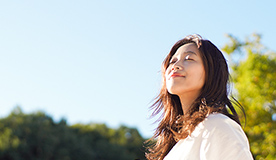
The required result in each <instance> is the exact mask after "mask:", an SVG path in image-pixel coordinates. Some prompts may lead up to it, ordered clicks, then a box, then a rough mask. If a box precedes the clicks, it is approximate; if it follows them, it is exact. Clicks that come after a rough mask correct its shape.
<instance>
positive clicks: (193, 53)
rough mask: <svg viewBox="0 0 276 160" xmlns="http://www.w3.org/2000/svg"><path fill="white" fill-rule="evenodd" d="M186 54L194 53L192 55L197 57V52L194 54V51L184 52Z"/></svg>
mask: <svg viewBox="0 0 276 160" xmlns="http://www.w3.org/2000/svg"><path fill="white" fill-rule="evenodd" d="M184 53H192V54H194V55H196V56H197V54H196V53H195V52H193V51H186V52H184Z"/></svg>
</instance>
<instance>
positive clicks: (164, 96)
mask: <svg viewBox="0 0 276 160" xmlns="http://www.w3.org/2000/svg"><path fill="white" fill-rule="evenodd" d="M187 43H194V44H195V45H197V47H198V49H199V51H200V53H201V54H200V55H201V58H202V60H203V65H204V69H205V83H204V86H203V88H202V90H201V93H200V94H199V96H198V98H197V99H196V100H195V101H194V103H193V104H192V106H191V107H190V110H189V111H188V112H187V113H185V114H184V115H183V111H182V107H181V102H180V99H179V97H178V96H177V95H173V94H170V93H169V92H168V90H167V87H166V79H165V71H166V69H167V68H168V66H169V62H170V60H171V58H172V56H173V55H174V54H175V52H176V51H177V49H178V48H179V47H181V46H183V45H184V44H187ZM162 78H163V79H162V80H163V82H162V88H161V91H160V93H159V95H158V96H157V98H156V100H155V102H154V104H153V105H152V106H151V108H152V109H153V113H152V116H156V115H158V114H159V113H160V112H162V113H163V114H162V116H161V118H162V119H160V123H159V125H158V127H157V128H156V131H155V134H154V136H153V137H152V138H151V139H150V140H148V141H147V142H148V144H151V145H150V146H149V147H148V150H147V153H146V157H147V159H150V160H151V159H158V160H162V159H163V158H164V157H165V156H166V155H167V154H168V152H169V151H170V150H171V148H172V147H173V146H174V145H175V144H176V142H177V141H178V140H179V139H184V138H186V137H187V136H188V135H190V134H191V133H192V132H193V130H194V129H195V127H196V126H197V125H198V124H199V123H200V122H202V121H203V120H204V119H205V118H206V117H207V116H208V115H209V114H210V113H213V112H218V113H222V114H224V115H226V116H228V117H230V118H231V119H233V120H234V121H236V122H237V123H238V124H240V121H239V117H238V114H237V112H236V110H235V108H234V107H233V105H232V103H231V100H230V99H229V98H228V95H229V71H228V66H227V63H226V60H225V58H224V56H223V54H222V52H221V51H220V50H219V49H218V48H217V47H216V46H215V45H214V44H213V43H212V42H210V41H209V40H205V39H202V38H201V37H200V36H199V35H189V36H187V37H185V38H184V39H181V40H179V41H178V42H176V43H175V45H174V46H173V47H172V48H171V51H170V53H169V54H168V55H167V57H166V58H165V60H164V62H163V65H162ZM234 102H235V104H237V105H238V106H239V107H240V108H241V109H242V111H243V112H244V110H243V108H242V106H241V105H240V104H239V103H238V101H236V99H234ZM156 138H157V142H156V143H153V144H152V143H150V142H152V141H154V139H156Z"/></svg>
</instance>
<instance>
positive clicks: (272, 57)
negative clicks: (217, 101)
mask: <svg viewBox="0 0 276 160" xmlns="http://www.w3.org/2000/svg"><path fill="white" fill-rule="evenodd" d="M228 38H229V39H230V42H229V43H227V44H226V45H224V47H223V48H222V50H223V51H224V52H226V53H227V54H228V55H229V58H230V62H231V66H232V80H233V82H234V87H235V89H236V90H237V97H238V100H239V102H240V103H241V104H242V105H243V107H244V108H245V110H246V115H247V123H246V127H245V128H244V130H245V132H246V134H247V135H248V138H249V142H250V146H251V151H252V153H253V156H254V158H255V159H259V160H262V159H266V160H269V159H275V157H276V121H273V119H272V115H273V114H275V113H276V74H275V73H276V72H275V71H276V53H275V52H272V51H270V50H269V49H268V48H266V47H265V46H263V45H262V44H261V36H260V35H258V34H252V35H251V36H250V37H247V38H246V39H245V40H244V41H240V40H238V39H237V38H235V37H234V36H232V35H228Z"/></svg>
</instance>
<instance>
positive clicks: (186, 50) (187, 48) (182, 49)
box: [173, 43, 200, 56]
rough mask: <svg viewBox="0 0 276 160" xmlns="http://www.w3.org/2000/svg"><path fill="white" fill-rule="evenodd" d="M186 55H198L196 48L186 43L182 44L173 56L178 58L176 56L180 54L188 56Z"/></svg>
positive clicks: (194, 45)
mask: <svg viewBox="0 0 276 160" xmlns="http://www.w3.org/2000/svg"><path fill="white" fill-rule="evenodd" d="M188 53H191V54H195V55H199V54H200V52H199V49H198V48H197V45H196V44H194V43H187V44H184V45H182V46H180V47H179V48H178V49H177V50H176V52H175V54H174V55H173V56H178V55H181V54H188Z"/></svg>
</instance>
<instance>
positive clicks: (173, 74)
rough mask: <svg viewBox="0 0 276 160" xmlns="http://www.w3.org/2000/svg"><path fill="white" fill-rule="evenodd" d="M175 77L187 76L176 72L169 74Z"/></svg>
mask: <svg viewBox="0 0 276 160" xmlns="http://www.w3.org/2000/svg"><path fill="white" fill-rule="evenodd" d="M174 77H185V76H184V75H183V74H180V73H176V72H174V73H172V74H171V75H170V76H169V79H171V78H174Z"/></svg>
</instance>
